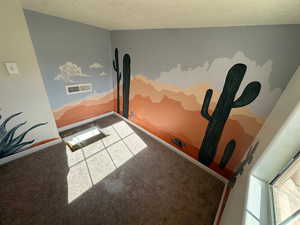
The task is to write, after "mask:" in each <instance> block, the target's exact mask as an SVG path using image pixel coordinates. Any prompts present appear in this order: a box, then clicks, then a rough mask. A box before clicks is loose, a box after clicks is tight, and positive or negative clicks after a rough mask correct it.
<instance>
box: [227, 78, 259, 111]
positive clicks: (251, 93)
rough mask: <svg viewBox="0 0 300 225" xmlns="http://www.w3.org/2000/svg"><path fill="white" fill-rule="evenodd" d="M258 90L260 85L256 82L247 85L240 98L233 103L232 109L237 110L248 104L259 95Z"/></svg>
mask: <svg viewBox="0 0 300 225" xmlns="http://www.w3.org/2000/svg"><path fill="white" fill-rule="evenodd" d="M260 89H261V84H260V83H259V82H258V81H254V82H251V83H249V84H248V85H247V86H246V88H245V89H244V91H243V93H242V94H241V96H240V97H239V98H238V99H237V100H235V101H234V102H233V104H232V107H233V108H239V107H243V106H246V105H248V104H250V103H251V102H253V101H254V100H255V99H256V98H257V96H258V95H259V92H260Z"/></svg>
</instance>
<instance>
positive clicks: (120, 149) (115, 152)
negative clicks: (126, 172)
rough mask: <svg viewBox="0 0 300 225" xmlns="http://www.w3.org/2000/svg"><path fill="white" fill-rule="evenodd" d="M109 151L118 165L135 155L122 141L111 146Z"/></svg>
mask: <svg viewBox="0 0 300 225" xmlns="http://www.w3.org/2000/svg"><path fill="white" fill-rule="evenodd" d="M107 151H108V152H109V154H110V156H111V158H112V160H113V161H114V163H115V164H116V166H117V167H120V166H121V165H122V164H124V163H125V162H126V161H128V160H129V159H130V158H131V157H132V156H133V154H132V153H131V152H130V151H129V150H128V148H127V147H126V145H125V144H124V143H123V142H122V141H119V142H117V143H115V144H113V145H111V146H109V147H108V148H107Z"/></svg>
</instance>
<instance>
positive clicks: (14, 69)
mask: <svg viewBox="0 0 300 225" xmlns="http://www.w3.org/2000/svg"><path fill="white" fill-rule="evenodd" d="M4 65H5V67H6V69H7V72H8V73H9V74H10V75H17V74H19V69H18V66H17V63H15V62H6V63H4Z"/></svg>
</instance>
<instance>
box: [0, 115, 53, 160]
mask: <svg viewBox="0 0 300 225" xmlns="http://www.w3.org/2000/svg"><path fill="white" fill-rule="evenodd" d="M20 114H21V113H16V114H13V115H11V116H10V117H8V118H7V119H5V120H4V121H3V122H2V124H1V125H0V158H3V157H6V156H9V155H12V154H15V153H18V152H20V151H22V150H24V147H25V146H27V145H30V144H32V143H33V142H34V140H31V141H24V142H23V140H24V138H25V136H26V135H27V133H28V132H29V131H31V130H33V129H35V128H37V127H39V126H43V125H45V124H47V123H39V124H36V125H34V126H32V127H30V128H29V129H27V130H26V131H24V132H22V133H21V134H19V135H18V136H16V137H15V133H16V131H17V130H18V129H19V128H20V127H21V126H23V125H24V124H25V123H26V122H24V123H20V124H18V125H17V126H15V127H13V128H11V129H10V130H7V128H6V125H7V123H8V122H9V121H10V120H11V119H12V118H14V117H16V116H18V115H20ZM0 119H1V116H0Z"/></svg>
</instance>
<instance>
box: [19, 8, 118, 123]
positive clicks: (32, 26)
mask: <svg viewBox="0 0 300 225" xmlns="http://www.w3.org/2000/svg"><path fill="white" fill-rule="evenodd" d="M24 14H25V17H26V20H27V23H28V28H29V31H30V35H31V38H32V41H33V45H34V48H35V52H36V55H37V60H38V63H39V66H40V69H41V73H42V77H43V81H44V84H45V88H46V91H47V94H48V98H49V102H50V105H51V108H52V111H53V114H54V117H55V121H56V125H57V127H58V128H61V127H63V126H67V125H71V124H72V123H75V122H79V121H82V120H86V119H89V118H92V117H96V116H99V115H101V114H103V113H106V112H111V111H113V109H114V100H113V81H112V76H111V74H112V73H111V72H112V63H111V53H110V52H111V40H110V39H111V37H110V32H109V31H107V30H104V29H101V28H97V27H94V26H89V25H86V24H82V23H78V22H74V21H70V20H65V19H62V18H57V17H53V16H49V15H45V14H41V13H37V12H33V11H29V10H25V11H24ZM87 87H88V89H84V88H87ZM77 89H79V91H74V90H77ZM70 90H72V92H71V91H70Z"/></svg>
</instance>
